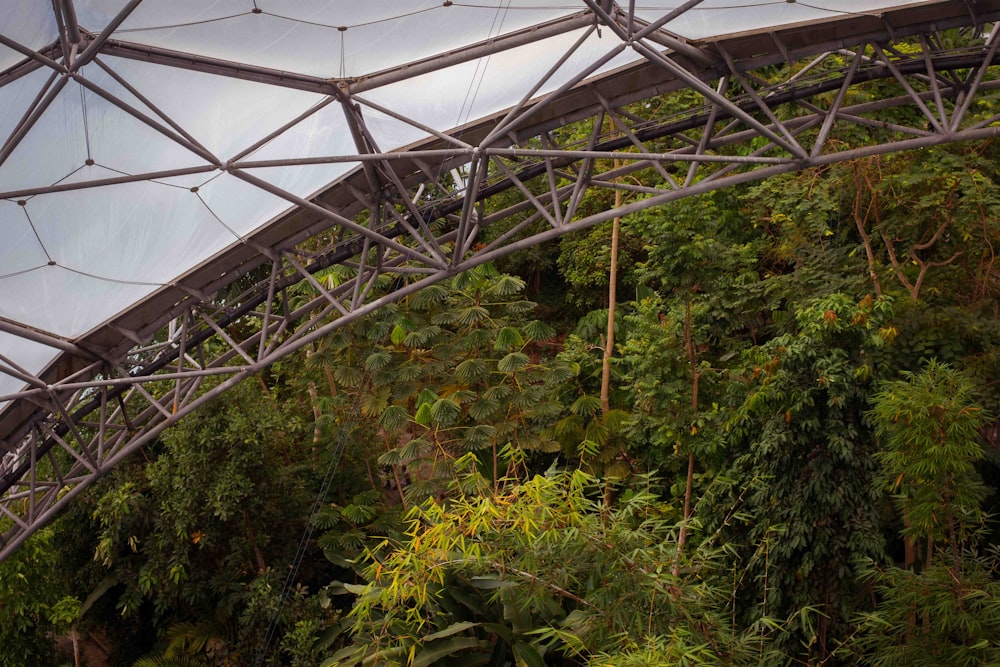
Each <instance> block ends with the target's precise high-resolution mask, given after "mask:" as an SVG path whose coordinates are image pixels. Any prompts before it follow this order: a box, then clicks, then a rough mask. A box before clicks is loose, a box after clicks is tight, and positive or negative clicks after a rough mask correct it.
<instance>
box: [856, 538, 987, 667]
mask: <svg viewBox="0 0 1000 667" xmlns="http://www.w3.org/2000/svg"><path fill="white" fill-rule="evenodd" d="M867 576H868V577H869V578H870V579H871V580H872V582H873V583H874V584H875V593H876V594H877V595H878V597H879V599H880V602H879V605H878V608H877V609H876V610H875V611H874V612H871V613H867V614H864V615H863V616H861V617H860V618H859V619H858V622H859V629H858V632H857V634H856V635H855V636H854V637H852V638H851V640H850V641H848V642H847V643H845V645H844V646H843V647H842V648H841V649H840V652H841V653H842V654H843V655H844V656H845V657H847V656H850V657H851V658H852V660H853V661H856V663H857V664H864V665H872V666H873V667H940V666H942V665H948V666H950V665H956V666H958V665H995V664H998V663H1000V569H998V560H997V554H996V552H993V553H991V554H989V557H988V558H984V557H983V556H981V555H979V554H975V553H971V552H968V553H966V555H964V556H963V557H962V559H961V560H960V562H958V563H955V562H945V560H943V559H942V560H940V561H937V562H935V563H934V564H932V565H931V566H929V567H926V568H924V569H923V570H922V571H921V572H919V573H917V572H914V571H912V570H905V569H902V568H895V567H894V568H886V569H884V570H881V571H880V570H872V571H871V572H869V573H867Z"/></svg>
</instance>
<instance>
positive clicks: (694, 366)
mask: <svg viewBox="0 0 1000 667" xmlns="http://www.w3.org/2000/svg"><path fill="white" fill-rule="evenodd" d="M684 344H685V347H687V353H688V362H689V363H690V364H691V418H692V419H694V418H695V417H696V416H697V414H698V379H699V373H698V357H697V355H695V351H694V340H693V339H692V336H691V300H690V299H688V302H687V310H686V311H685V313H684ZM693 428H694V427H693V426H692V429H693ZM693 486H694V452H688V469H687V481H686V483H685V485H684V521H683V522H682V523H681V530H680V533H679V534H678V535H677V558H676V559H675V560H674V569H673V574H674V576H675V577H676V576H678V575H679V574H680V554H681V552H682V551H683V550H684V545H685V544H686V543H687V533H688V521H689V520H690V519H691V496H692V493H693Z"/></svg>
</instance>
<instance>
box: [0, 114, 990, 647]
mask: <svg viewBox="0 0 1000 667" xmlns="http://www.w3.org/2000/svg"><path fill="white" fill-rule="evenodd" d="M587 131H589V130H587ZM651 150H652V149H651ZM998 158H1000V150H998V146H997V145H996V144H995V143H992V142H984V143H979V144H960V145H952V146H947V147H941V148H934V149H927V150H922V151H919V152H912V153H900V154H894V155H890V156H882V157H871V158H864V159H857V160H854V161H848V162H842V163H838V164H835V165H831V166H827V167H823V168H818V169H813V170H809V171H803V172H798V173H794V174H788V175H785V176H779V177H775V178H772V179H769V180H767V181H762V182H760V183H756V184H744V185H739V186H735V187H732V188H728V189H724V190H719V191H716V192H714V193H711V194H707V195H702V196H699V197H696V198H690V199H685V200H683V201H681V202H678V203H676V204H672V205H668V206H664V207H659V208H654V209H649V210H645V211H643V212H639V213H635V214H632V215H631V216H629V217H627V218H624V219H622V220H621V221H620V243H619V247H620V252H621V258H620V261H619V265H618V266H617V267H616V275H617V284H616V286H615V287H616V288H617V294H618V295H620V296H619V298H618V299H617V300H616V302H615V303H614V306H615V308H614V318H613V319H614V341H613V345H612V346H611V354H610V355H609V356H608V361H609V363H607V364H605V363H604V362H605V356H606V352H605V350H606V348H607V346H606V343H607V338H606V337H607V332H608V317H609V305H611V304H610V303H609V301H608V296H607V295H608V287H609V270H610V268H611V254H610V250H609V246H610V238H611V229H612V223H611V222H609V223H606V225H602V226H598V227H596V228H593V229H591V230H589V231H587V232H580V233H576V234H573V235H571V236H567V237H564V238H562V239H561V240H559V241H557V242H553V243H552V244H550V245H548V246H544V247H541V248H536V249H534V250H532V251H531V252H532V254H531V255H530V256H527V257H519V256H513V257H511V258H510V259H509V260H503V261H499V262H497V263H494V264H487V265H483V266H480V267H478V268H476V269H473V270H471V271H468V272H466V273H463V274H461V275H459V276H456V277H454V278H453V279H451V280H450V281H447V282H443V283H440V284H438V285H435V286H433V287H430V288H427V289H425V290H423V291H421V292H419V293H416V294H414V295H412V296H410V297H408V298H406V299H404V300H402V301H400V302H398V303H396V304H394V305H392V306H389V307H386V308H384V309H382V310H380V311H378V312H376V313H375V314H373V315H371V316H370V317H368V318H367V319H364V320H361V321H358V322H355V323H353V324H350V325H347V326H344V327H342V328H341V329H339V330H337V331H336V332H335V333H333V334H332V335H330V336H328V337H326V338H324V339H322V340H321V341H319V342H318V343H315V344H313V345H312V346H311V347H310V348H309V349H307V350H305V351H303V352H302V353H301V354H297V355H294V356H291V357H289V358H286V359H284V360H283V361H280V362H278V363H276V364H274V365H273V366H272V367H271V368H269V369H268V370H267V371H266V372H264V373H262V374H261V375H260V376H258V377H255V378H253V379H251V380H248V381H246V382H245V383H243V384H242V385H240V386H239V387H237V388H236V389H234V390H232V391H230V392H228V393H227V394H225V395H223V396H222V397H221V398H218V399H217V400H215V401H214V402H213V403H211V404H210V405H209V406H207V407H206V408H205V409H203V410H201V411H199V412H197V413H196V414H194V415H193V416H191V417H190V418H188V419H186V420H184V421H183V422H181V423H180V424H179V425H178V426H176V427H174V428H172V429H171V430H169V431H167V432H165V433H164V435H163V436H162V437H161V438H160V439H159V440H158V441H156V442H155V443H153V444H150V445H148V446H147V447H146V448H145V449H144V451H143V452H142V453H140V454H139V455H137V456H134V457H133V458H132V459H130V460H129V461H128V462H127V463H126V464H124V465H122V466H121V467H119V468H118V469H116V470H115V471H114V473H112V474H111V475H109V476H108V477H107V478H105V479H103V480H102V481H101V482H100V483H98V484H96V485H95V486H94V487H93V488H91V489H89V490H88V491H87V492H86V493H85V494H82V495H81V496H80V497H79V498H78V499H77V500H76V502H75V503H74V504H73V505H72V506H71V508H70V509H69V510H68V512H67V513H66V514H65V515H63V516H62V517H61V518H60V519H59V520H58V521H57V522H55V523H54V524H53V525H51V526H50V527H48V528H46V529H44V530H42V531H41V532H39V533H38V534H36V535H35V536H34V537H33V538H32V539H31V540H30V541H29V542H28V543H27V544H26V545H25V547H24V548H22V549H20V550H19V551H18V552H17V553H16V554H15V555H14V556H13V557H12V558H10V559H9V560H7V561H6V562H4V563H2V564H0V665H3V666H10V667H15V666H36V665H45V664H55V665H58V664H74V660H75V661H76V664H94V665H96V664H106V665H115V666H116V667H118V666H120V667H125V666H132V665H135V666H136V667H149V666H152V665H160V666H182V665H184V666H189V665H190V666H193V665H198V666H211V667H223V666H234V665H252V664H258V665H290V666H294V667H305V666H307V665H308V666H318V665H323V666H331V667H332V666H334V665H342V666H344V667H347V666H351V665H372V666H378V665H412V666H414V667H427V666H430V665H441V666H446V665H484V666H490V667H501V666H503V665H518V666H527V667H540V666H543V665H559V666H567V667H568V666H574V667H576V666H591V667H598V666H600V667H605V666H615V667H633V666H635V667H637V666H640V665H687V666H696V665H769V666H770V665H775V666H779V665H780V666H784V665H826V666H830V667H832V666H835V665H873V666H876V665H877V666H892V665H899V666H908V667H910V666H913V665H938V666H940V665H988V664H1000V552H998V548H1000V532H998V530H997V523H996V520H997V517H996V514H995V507H996V503H997V499H998V494H1000V467H998V464H1000V422H998V416H1000V386H998V383H1000V267H998V265H997V246H998V244H1000V167H998V165H1000V159H998ZM637 178H638V179H639V180H642V179H651V180H655V179H658V178H661V176H660V175H659V174H658V173H656V172H652V171H651V172H650V173H642V174H639V175H638V176H637ZM626 196H627V197H634V196H642V195H637V194H635V193H627V195H626ZM602 197H604V198H607V197H608V195H607V192H604V193H598V194H595V195H593V197H592V198H591V199H588V200H587V201H586V202H585V205H584V206H583V207H582V209H583V211H584V212H585V211H587V210H601V209H604V208H608V207H609V206H611V205H612V201H611V200H610V199H601V198H602ZM494 233H496V234H500V233H502V230H494ZM348 270H349V269H346V268H344V267H340V266H337V267H333V268H331V269H328V270H327V271H326V272H324V273H323V274H322V275H320V276H319V278H320V280H322V281H325V283H326V284H328V285H335V284H337V282H338V281H340V280H342V279H343V278H344V277H345V275H346V273H345V272H347V271H348ZM386 287H388V286H387V285H386V286H383V288H386ZM295 290H298V291H297V292H296V291H295ZM295 290H293V291H291V292H289V294H288V296H287V298H288V299H289V300H294V299H300V300H302V299H305V298H307V297H308V296H310V295H312V294H313V287H312V286H310V285H309V284H303V285H301V286H298V287H296V288H295ZM317 496H319V498H320V501H319V502H318V503H316V502H315V501H316V498H317ZM314 505H315V506H314ZM290 573H294V575H295V576H294V579H293V580H292V579H290V578H289V574H290ZM74 656H75V657H74ZM88 661H90V662H88Z"/></svg>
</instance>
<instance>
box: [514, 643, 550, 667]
mask: <svg viewBox="0 0 1000 667" xmlns="http://www.w3.org/2000/svg"><path fill="white" fill-rule="evenodd" d="M514 657H515V658H516V659H517V665H518V667H545V660H543V659H542V656H541V654H539V652H538V650H537V649H536V648H535V647H534V646H532V645H531V644H525V643H524V642H518V643H516V644H514Z"/></svg>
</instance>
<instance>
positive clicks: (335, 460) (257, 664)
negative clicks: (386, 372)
mask: <svg viewBox="0 0 1000 667" xmlns="http://www.w3.org/2000/svg"><path fill="white" fill-rule="evenodd" d="M399 280H400V279H397V280H396V284H395V285H393V288H395V287H397V286H398V283H399ZM392 316H393V312H392V311H391V310H389V311H388V312H386V315H385V317H384V318H383V320H382V322H383V324H385V323H388V322H389V320H390V319H391V318H392ZM370 377H371V371H370V370H369V369H368V368H365V372H364V373H363V374H362V376H361V383H360V386H364V385H365V384H367V381H368V380H369V379H370ZM361 395H362V394H361V392H358V393H357V395H356V396H355V397H354V401H353V402H352V404H351V407H350V409H349V410H348V417H347V420H346V421H345V422H344V423H343V424H341V426H340V434H339V437H338V438H337V442H336V444H335V446H334V450H333V455H332V456H331V458H330V462H329V463H328V464H327V467H326V473H325V474H324V475H323V482H322V483H321V484H320V488H319V491H318V492H317V493H316V499H315V500H314V501H313V505H312V508H311V509H310V510H309V517H308V518H307V520H306V527H305V529H304V530H303V531H302V538H301V539H300V540H299V546H298V548H297V549H296V551H295V557H294V558H293V559H292V564H291V568H290V569H289V571H288V576H287V577H285V583H284V585H283V586H282V588H281V594H280V596H279V601H278V608H277V609H275V611H274V615H273V616H272V617H271V622H270V624H268V626H267V632H266V633H265V634H264V641H263V643H262V644H261V646H260V649H259V651H258V652H257V657H256V659H255V660H254V663H253V664H254V667H263V665H264V661H265V660H267V656H268V653H269V652H270V648H271V643H272V642H273V641H274V637H275V636H276V635H277V634H278V627H279V626H280V625H281V612H282V611H284V609H285V603H286V602H287V601H288V598H289V597H291V595H292V590H293V589H294V587H295V580H296V579H298V575H299V568H301V566H302V561H303V560H304V559H305V555H306V551H307V550H308V548H309V543H310V542H311V541H312V536H313V532H315V530H316V524H315V522H314V519H315V517H316V514H317V513H318V512H319V510H320V508H321V507H322V506H323V505H324V504H325V503H326V496H327V494H329V492H330V487H331V486H332V485H333V480H334V478H335V477H336V475H337V471H338V469H339V468H340V460H341V459H342V458H343V454H344V450H345V449H346V448H347V440H348V437H349V436H350V434H351V433H352V432H353V430H354V427H355V426H357V424H358V422H359V421H360V419H359V417H360V415H361Z"/></svg>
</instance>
